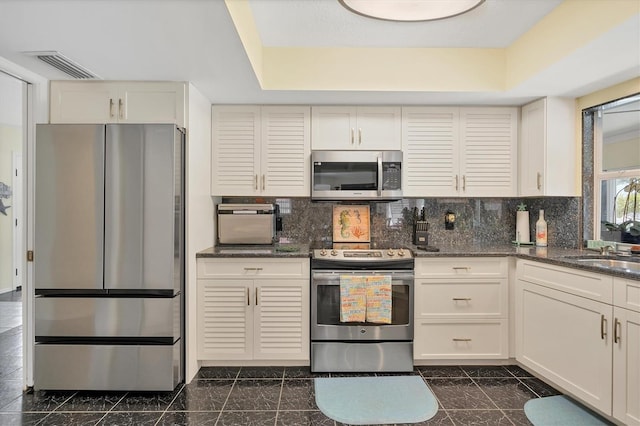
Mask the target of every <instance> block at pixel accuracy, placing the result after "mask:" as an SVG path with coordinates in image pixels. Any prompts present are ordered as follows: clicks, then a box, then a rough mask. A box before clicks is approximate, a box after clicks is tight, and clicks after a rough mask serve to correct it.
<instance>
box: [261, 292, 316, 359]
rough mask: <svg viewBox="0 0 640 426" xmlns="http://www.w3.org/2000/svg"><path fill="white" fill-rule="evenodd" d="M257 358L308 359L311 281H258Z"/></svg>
mask: <svg viewBox="0 0 640 426" xmlns="http://www.w3.org/2000/svg"><path fill="white" fill-rule="evenodd" d="M255 288H256V295H257V296H256V300H255V302H256V306H255V317H254V353H253V356H254V359H265V360H266V359H272V360H308V359H309V281H308V280H258V281H256V282H255Z"/></svg>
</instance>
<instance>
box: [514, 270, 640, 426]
mask: <svg viewBox="0 0 640 426" xmlns="http://www.w3.org/2000/svg"><path fill="white" fill-rule="evenodd" d="M554 271H555V274H554ZM582 282H584V283H593V282H598V283H599V285H598V291H590V292H586V293H585V292H584V291H583V290H577V289H579V287H580V283H582ZM625 283H626V284H628V285H631V286H632V287H634V286H633V283H636V284H637V288H638V289H640V283H638V282H633V281H629V280H623V279H619V278H614V277H611V276H606V275H600V274H593V273H590V272H585V271H582V270H578V269H571V268H564V267H560V266H555V265H550V264H546V263H540V262H532V261H528V260H518V264H517V280H516V298H515V312H516V315H515V319H516V324H515V327H516V329H515V336H516V359H517V360H518V361H519V362H520V363H522V364H523V365H524V366H525V367H527V368H529V369H531V370H532V371H534V372H535V373H537V374H538V375H540V376H541V377H542V378H544V379H545V380H547V381H549V382H551V383H553V384H555V385H556V386H558V387H560V388H562V389H563V390H564V391H565V392H567V393H568V394H570V395H572V396H574V397H576V398H578V399H579V400H581V401H582V402H584V403H586V404H588V405H590V406H591V407H593V408H595V409H597V410H599V411H601V412H602V413H603V414H605V415H608V416H613V417H614V418H616V419H617V420H619V421H621V422H623V423H624V424H626V425H640V367H639V365H640V312H635V311H632V310H629V309H624V308H621V307H617V306H614V305H617V304H623V303H624V302H625V301H626V302H627V303H628V298H627V299H625V301H623V300H616V298H615V294H616V291H614V289H615V288H618V287H622V286H623V284H625ZM634 288H635V287H634ZM573 289H576V290H575V291H573ZM574 293H578V294H574ZM618 293H619V292H618ZM624 294H626V295H629V294H630V293H629V292H625V293H624ZM612 295H613V296H612ZM602 300H606V302H603V301H602ZM611 300H613V305H612V303H611V302H610V301H611Z"/></svg>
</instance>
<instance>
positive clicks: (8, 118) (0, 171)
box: [0, 73, 23, 293]
mask: <svg viewBox="0 0 640 426" xmlns="http://www.w3.org/2000/svg"><path fill="white" fill-rule="evenodd" d="M22 90H23V83H22V81H20V80H18V79H16V78H13V77H10V76H8V75H6V74H4V73H0V182H2V183H4V184H5V185H7V186H9V187H10V188H11V192H12V195H11V196H10V197H9V198H4V197H2V198H0V200H1V201H2V204H3V205H4V206H5V207H6V206H11V207H10V208H7V209H6V210H5V213H6V216H5V215H4V214H1V213H0V293H5V292H8V291H11V290H12V289H13V277H14V274H13V271H14V269H13V228H14V226H13V224H14V223H15V219H16V218H15V217H14V215H13V213H14V211H15V206H14V204H15V203H14V200H16V197H15V192H14V190H15V188H14V187H13V164H12V163H13V161H12V160H13V153H22V140H23V128H22V121H23V114H22V112H23V108H22V106H23V102H22ZM0 197H1V195H0ZM18 211H19V210H18Z"/></svg>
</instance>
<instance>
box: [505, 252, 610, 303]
mask: <svg viewBox="0 0 640 426" xmlns="http://www.w3.org/2000/svg"><path fill="white" fill-rule="evenodd" d="M517 275H518V279H520V280H523V281H527V282H530V283H533V284H539V285H542V286H545V287H549V288H554V289H556V290H560V291H564V292H567V293H570V294H574V295H576V296H582V297H586V298H588V299H591V300H596V301H598V302H604V303H611V302H612V301H613V277H611V276H608V275H600V274H594V273H590V272H585V271H582V270H579V269H572V268H564V267H562V266H555V265H550V264H547V263H541V262H530V261H526V260H519V261H518V266H517Z"/></svg>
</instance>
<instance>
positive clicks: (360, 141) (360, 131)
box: [358, 129, 362, 145]
mask: <svg viewBox="0 0 640 426" xmlns="http://www.w3.org/2000/svg"><path fill="white" fill-rule="evenodd" d="M358 145H362V129H358Z"/></svg>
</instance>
